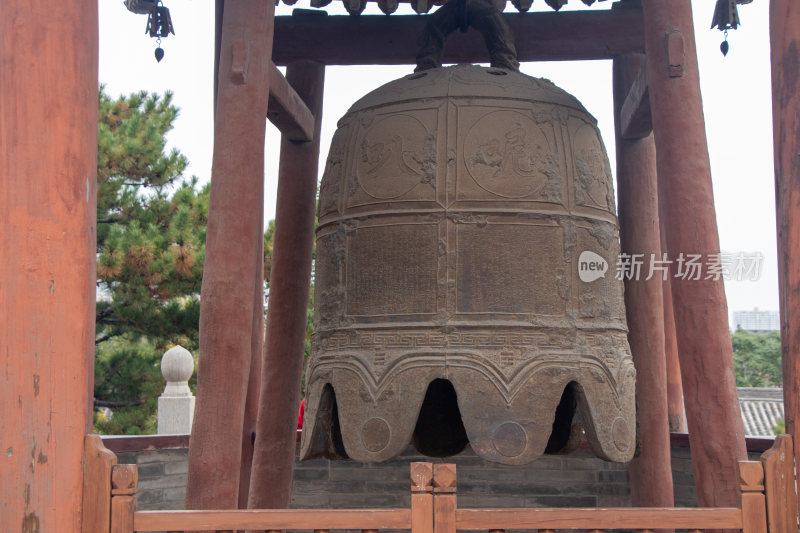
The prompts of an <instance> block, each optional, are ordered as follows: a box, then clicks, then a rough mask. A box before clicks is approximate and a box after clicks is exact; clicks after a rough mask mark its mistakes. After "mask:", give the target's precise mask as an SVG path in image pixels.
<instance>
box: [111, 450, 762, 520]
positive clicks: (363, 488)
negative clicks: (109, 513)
mask: <svg viewBox="0 0 800 533" xmlns="http://www.w3.org/2000/svg"><path fill="white" fill-rule="evenodd" d="M759 455H760V454H759V453H758V452H752V453H751V454H750V458H751V460H758V456H759ZM117 456H118V458H119V462H120V463H130V464H136V465H138V466H139V493H138V498H139V509H141V510H153V509H183V499H184V495H185V493H186V472H187V461H188V449H187V448H171V449H161V450H145V451H139V452H119V453H118V454H117ZM412 461H430V462H448V463H455V464H456V465H457V472H458V505H459V507H465V508H466V507H479V506H482V507H627V506H630V486H629V483H628V465H625V464H616V463H607V462H605V461H602V460H600V459H597V458H595V457H593V456H592V455H591V451H589V450H588V449H586V448H582V449H580V450H578V451H576V452H574V453H573V454H571V455H565V456H544V457H541V458H539V459H538V460H536V461H534V462H533V463H531V464H530V465H527V466H523V467H517V466H504V465H498V464H494V463H489V462H486V461H484V460H482V459H480V458H478V457H477V456H476V455H475V454H474V453H472V451H471V450H467V451H464V452H462V453H461V454H459V455H457V456H455V457H448V458H447V459H436V460H432V459H431V458H427V457H423V456H420V455H418V454H416V453H415V452H414V450H413V448H410V449H409V450H407V452H406V454H404V455H403V456H401V457H399V458H397V459H394V460H392V461H388V462H385V463H379V464H364V463H356V462H351V461H327V460H322V459H317V460H313V461H302V462H298V463H297V464H296V466H295V474H294V487H293V491H292V507H295V508H301V509H302V508H326V507H334V508H337V507H338V508H364V507H366V508H369V507H406V506H408V505H410V495H411V493H410V490H409V463H410V462H412ZM672 475H673V482H674V488H675V505H676V506H678V507H696V506H697V495H696V492H695V488H694V476H693V474H692V460H691V457H690V453H689V448H687V447H682V446H673V447H672Z"/></svg>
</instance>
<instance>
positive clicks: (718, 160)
mask: <svg viewBox="0 0 800 533" xmlns="http://www.w3.org/2000/svg"><path fill="white" fill-rule="evenodd" d="M692 3H693V5H694V10H695V30H696V33H697V49H698V55H699V60H700V76H701V86H702V87H701V88H702V92H703V103H704V110H705V118H706V127H707V131H708V143H709V152H710V156H711V167H712V176H713V181H714V195H715V201H716V208H717V218H718V224H719V231H720V241H721V247H722V250H723V251H726V252H731V253H737V252H747V253H750V252H761V253H762V254H763V255H764V258H765V259H764V265H763V269H762V273H761V276H760V279H759V280H758V281H728V282H726V292H727V296H728V307H729V310H730V311H731V312H733V311H737V310H749V309H752V308H754V307H758V308H760V309H764V310H777V309H778V286H777V283H778V282H777V279H778V274H777V259H776V253H777V252H776V250H777V247H776V237H775V194H774V177H773V155H772V111H771V88H770V66H769V21H768V6H769V2H768V1H767V0H755V1H754V2H753V3H751V4H748V5H743V6H740V7H739V13H740V16H741V19H742V26H740V27H739V29H738V30H736V31H731V32H729V43H730V52H729V53H728V56H727V57H723V56H722V54H721V53H720V51H719V44H720V42H721V41H722V38H723V36H722V33H721V32H719V31H717V30H710V29H709V26H710V22H711V16H712V14H713V10H714V2H713V1H712V0H695V1H694V2H692ZM99 4H100V82H101V83H104V84H105V85H106V91H107V92H108V93H110V94H111V95H118V94H123V93H130V92H133V91H138V90H147V91H151V92H163V91H165V90H170V91H172V92H173V93H174V103H175V104H176V105H177V106H178V107H179V108H180V109H181V113H180V116H179V118H178V120H177V122H176V125H175V129H174V130H173V131H172V132H171V133H170V135H169V142H170V144H171V146H174V147H176V148H178V149H180V150H181V151H182V152H183V153H184V154H186V156H187V157H188V158H189V161H190V167H189V170H188V172H187V176H188V175H191V174H194V175H196V176H198V178H200V180H201V181H202V182H205V181H207V180H208V179H209V177H210V174H211V154H212V148H213V124H212V69H213V50H214V9H213V5H214V4H213V2H211V1H210V0H206V1H197V0H164V4H165V5H166V6H167V7H169V8H170V11H171V14H172V20H173V23H174V26H175V33H176V35H174V36H170V37H169V38H167V39H164V40H163V43H162V47H163V48H164V50H165V52H166V54H165V57H164V59H163V60H162V61H161V63H157V62H156V61H155V59H154V57H153V51H154V49H155V47H156V45H155V40H154V39H151V38H150V37H148V36H147V35H145V31H144V30H145V25H146V16H144V15H134V14H132V13H130V12H128V11H127V10H126V9H125V6H124V5H123V2H122V0H102V1H101V2H99ZM610 4H611V2H602V3H595V4H594V6H593V7H591V8H588V9H593V10H598V9H607V8H608V7H609V5H610ZM509 6H510V4H509ZM294 7H300V8H308V7H309V4H308V0H300V1H299V2H298V3H297V4H295V6H294ZM404 7H405V9H406V10H407V11H403V8H402V7H401V9H400V10H398V14H400V13H402V14H410V13H411V11H410V8H408V6H407V4H406V5H405V6H404ZM291 9H292V8H291V7H289V6H285V5H281V6H278V8H277V14H279V15H280V14H283V15H287V14H290V13H291ZM570 9H587V7H586V6H585V5H584V4H583V3H582V2H580V1H578V0H571V1H570V3H569V4H568V5H567V6H566V7H565V8H563V10H570ZM532 10H534V11H546V10H550V8H549V7H547V6H546V5H544V2H543V1H542V0H535V1H534V7H533V9H532ZM327 11H328V12H329V13H330V14H331V15H339V14H345V11H344V8H343V7H342V5H341V3H339V2H334V3H333V4H331V5H329V6H328V8H327ZM365 13H366V14H379V13H380V12H379V11H378V10H377V7H376V6H375V4H374V3H371V4H370V5H369V7H368V8H367V11H366V12H365ZM412 68H413V67H412V66H408V67H381V66H369V67H329V68H327V69H326V74H325V76H326V85H325V103H324V115H323V127H322V153H321V157H322V161H324V158H325V157H326V155H327V150H328V145H329V144H330V138H331V135H332V134H333V131H334V129H335V127H336V121H337V120H338V119H339V118H340V117H341V116H342V115H344V113H345V112H346V111H347V108H348V107H349V106H350V105H351V104H352V103H353V102H354V101H355V100H357V99H358V98H359V97H360V96H362V95H364V94H366V93H367V92H369V91H370V90H372V89H374V88H376V87H378V86H379V85H381V84H383V83H386V82H388V81H390V80H393V79H396V78H398V77H400V76H403V75H405V74H408V73H410V72H411V70H412ZM522 71H523V72H525V73H527V74H530V75H533V76H539V77H545V78H549V79H550V80H552V81H553V82H555V83H556V84H557V85H559V86H560V87H562V88H563V89H565V90H567V91H568V92H570V93H572V94H574V95H575V96H576V97H577V98H578V99H579V100H580V101H581V102H582V103H583V104H584V105H585V106H586V108H587V109H588V110H589V112H590V113H592V114H593V115H594V116H595V117H596V118H597V119H598V123H599V125H600V129H601V131H602V134H603V140H604V142H605V144H606V147H607V149H608V151H609V156H610V157H611V167H612V169H613V168H614V123H613V113H612V111H613V109H612V98H611V62H610V61H581V62H563V63H525V64H523V66H522ZM278 143H279V135H278V134H277V132H276V130H275V129H274V128H273V127H272V126H271V125H270V126H269V127H268V134H267V163H266V175H267V181H266V194H265V205H266V219H267V220H269V219H271V218H273V217H274V212H275V190H276V186H277V178H276V175H277V153H278V150H277V147H278ZM322 168H324V164H321V165H320V169H322Z"/></svg>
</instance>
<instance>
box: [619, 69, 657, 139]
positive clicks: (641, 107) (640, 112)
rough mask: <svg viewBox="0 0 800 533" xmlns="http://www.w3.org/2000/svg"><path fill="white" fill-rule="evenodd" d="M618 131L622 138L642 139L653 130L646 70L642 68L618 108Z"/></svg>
mask: <svg viewBox="0 0 800 533" xmlns="http://www.w3.org/2000/svg"><path fill="white" fill-rule="evenodd" d="M619 121H620V131H621V135H622V138H623V139H626V140H633V139H643V138H644V137H647V136H648V135H650V133H651V132H652V131H653V121H652V119H651V117H650V91H649V90H648V88H647V72H646V69H644V68H642V69H640V70H639V73H638V74H637V75H636V78H634V80H633V83H631V86H630V88H629V89H628V94H627V95H626V96H625V101H624V102H623V103H622V107H621V108H620V110H619Z"/></svg>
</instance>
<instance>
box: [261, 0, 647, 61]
mask: <svg viewBox="0 0 800 533" xmlns="http://www.w3.org/2000/svg"><path fill="white" fill-rule="evenodd" d="M503 18H504V19H505V20H506V22H507V23H508V25H509V27H510V28H511V30H512V32H513V33H514V35H516V41H515V46H516V48H517V55H518V58H519V60H520V61H563V60H579V59H611V58H613V57H614V56H615V55H618V54H624V53H630V52H642V51H644V34H643V31H642V23H641V11H640V10H638V9H623V10H615V11H591V12H590V11H583V12H581V11H573V12H564V13H525V14H522V13H506V14H503ZM425 23H426V20H425V17H417V16H414V15H411V16H400V15H394V16H391V17H386V16H382V15H362V16H359V17H350V16H327V17H326V16H320V15H319V14H317V13H311V14H306V15H299V16H297V15H295V16H285V17H276V18H275V46H274V50H273V56H272V57H273V61H274V62H275V64H276V65H286V64H288V63H291V62H292V61H297V60H303V59H308V58H313V59H315V60H317V61H320V62H322V63H324V64H326V65H370V64H375V65H413V64H415V63H416V59H415V57H416V54H417V52H418V48H419V46H418V44H417V38H418V36H419V35H420V34H421V32H422V29H423V27H424V25H425ZM298 35H302V36H303V38H302V39H298V38H297V36H298ZM354 35H357V36H358V38H352V36H354ZM444 62H445V63H479V62H484V63H488V62H489V54H488V52H487V51H486V46H485V45H484V42H483V39H482V38H481V36H480V34H477V33H476V32H475V31H474V30H471V31H469V32H467V33H463V34H462V33H453V34H452V35H451V36H450V38H449V39H448V42H447V47H446V49H445V54H444Z"/></svg>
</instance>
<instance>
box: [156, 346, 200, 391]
mask: <svg viewBox="0 0 800 533" xmlns="http://www.w3.org/2000/svg"><path fill="white" fill-rule="evenodd" d="M192 374H194V358H193V357H192V354H191V352H189V350H187V349H186V348H184V347H182V346H173V347H172V348H170V349H169V350H167V351H166V352H165V353H164V357H162V358H161V375H162V376H164V379H165V380H167V387H166V388H165V389H164V394H162V396H169V397H171V398H174V397H181V396H191V395H192V391H191V390H189V379H191V377H192Z"/></svg>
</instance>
